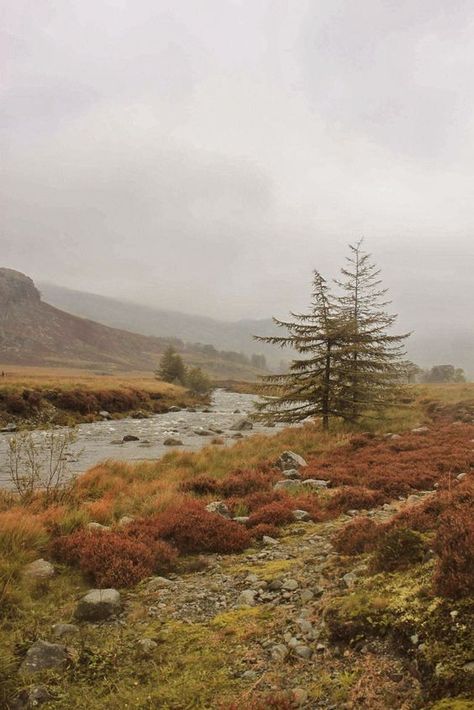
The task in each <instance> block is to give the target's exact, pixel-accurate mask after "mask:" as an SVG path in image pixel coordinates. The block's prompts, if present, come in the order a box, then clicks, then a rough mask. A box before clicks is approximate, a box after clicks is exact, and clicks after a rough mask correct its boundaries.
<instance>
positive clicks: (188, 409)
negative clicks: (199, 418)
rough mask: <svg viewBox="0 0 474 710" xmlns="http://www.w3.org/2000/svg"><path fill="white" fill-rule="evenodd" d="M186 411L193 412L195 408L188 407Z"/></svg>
mask: <svg viewBox="0 0 474 710" xmlns="http://www.w3.org/2000/svg"><path fill="white" fill-rule="evenodd" d="M186 411H187V412H195V411H196V409H195V407H188V408H187V410H186Z"/></svg>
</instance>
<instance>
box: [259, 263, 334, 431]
mask: <svg viewBox="0 0 474 710" xmlns="http://www.w3.org/2000/svg"><path fill="white" fill-rule="evenodd" d="M291 316H292V318H293V320H292V321H289V322H286V321H281V320H279V319H277V318H274V319H273V320H274V322H275V323H276V325H277V326H278V327H280V328H284V329H286V331H287V333H288V335H286V336H256V339H257V340H260V341H263V342H266V343H270V344H272V345H279V346H280V347H282V348H284V347H291V348H293V349H294V350H296V352H297V353H299V354H300V355H301V357H299V358H296V359H294V360H293V361H292V363H291V365H290V369H289V371H288V372H287V373H284V374H277V375H266V376H265V377H263V378H262V382H261V392H262V394H264V395H265V394H266V395H267V396H266V397H265V399H264V400H263V402H262V403H261V404H260V405H259V409H260V416H261V417H263V418H264V419H272V420H277V421H285V422H298V421H301V420H302V419H305V418H306V417H315V416H317V417H321V418H322V423H323V428H324V429H325V430H327V429H328V428H329V419H330V417H331V416H341V415H342V413H341V412H340V411H339V409H338V406H339V402H340V397H339V394H338V392H339V387H340V383H339V375H338V361H339V358H340V356H341V352H342V353H343V352H344V343H345V339H346V333H345V326H344V324H343V322H342V320H341V318H340V317H339V315H338V313H337V307H336V304H335V302H334V300H333V298H332V297H331V295H330V293H329V290H328V287H327V284H326V281H325V280H324V278H323V277H322V276H321V274H320V273H319V272H317V271H315V272H314V279H313V292H312V304H311V309H310V311H309V313H307V314H296V313H292V314H291ZM275 393H276V396H275ZM269 394H270V396H268V395H269ZM271 395H273V396H271Z"/></svg>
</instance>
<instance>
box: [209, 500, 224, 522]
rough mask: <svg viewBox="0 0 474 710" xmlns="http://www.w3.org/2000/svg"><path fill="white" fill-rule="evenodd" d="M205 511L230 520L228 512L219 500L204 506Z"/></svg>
mask: <svg viewBox="0 0 474 710" xmlns="http://www.w3.org/2000/svg"><path fill="white" fill-rule="evenodd" d="M206 510H207V512H208V513H217V514H218V515H221V516H222V517H223V518H230V511H229V508H228V507H227V506H226V504H225V503H224V502H223V501H221V500H215V501H213V502H212V503H209V504H208V505H206Z"/></svg>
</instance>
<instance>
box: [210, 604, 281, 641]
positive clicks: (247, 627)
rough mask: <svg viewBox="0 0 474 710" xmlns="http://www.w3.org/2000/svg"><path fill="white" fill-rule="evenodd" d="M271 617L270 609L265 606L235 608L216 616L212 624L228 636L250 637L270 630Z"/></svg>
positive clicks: (212, 626)
mask: <svg viewBox="0 0 474 710" xmlns="http://www.w3.org/2000/svg"><path fill="white" fill-rule="evenodd" d="M269 618H270V613H269V611H268V610H267V609H265V608H263V607H250V608H244V609H233V610H232V611H226V612H224V613H222V614H218V615H217V616H215V617H214V618H213V619H212V621H211V624H210V625H211V628H215V629H217V630H219V631H221V632H222V633H223V634H224V635H226V636H234V637H236V638H239V639H249V638H252V637H253V636H258V635H259V633H262V632H263V631H264V630H268V624H267V622H268V619H269Z"/></svg>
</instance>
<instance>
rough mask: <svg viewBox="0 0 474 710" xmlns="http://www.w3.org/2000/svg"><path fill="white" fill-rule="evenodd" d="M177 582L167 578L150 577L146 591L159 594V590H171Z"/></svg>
mask: <svg viewBox="0 0 474 710" xmlns="http://www.w3.org/2000/svg"><path fill="white" fill-rule="evenodd" d="M174 585H175V582H173V580H172V579H167V578H166V577H150V579H149V580H148V582H147V585H146V590H147V592H157V591H158V590H159V589H169V588H170V587H174Z"/></svg>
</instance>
